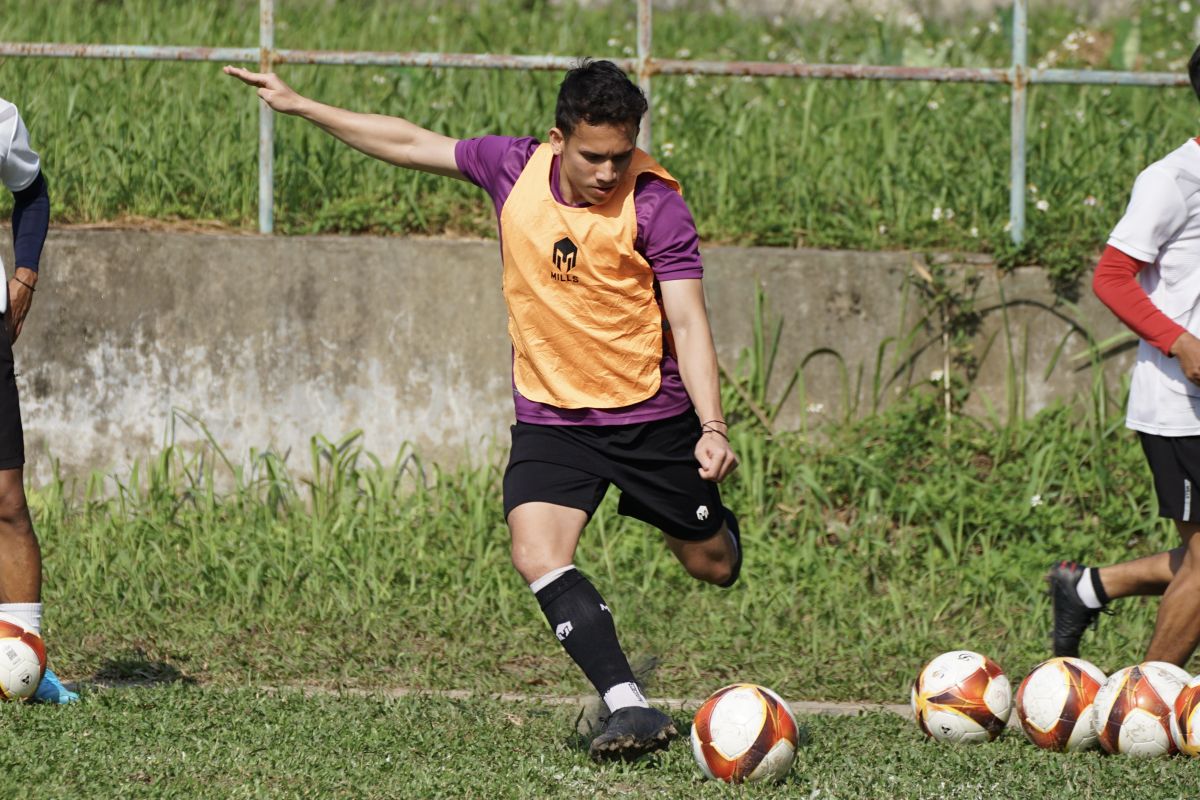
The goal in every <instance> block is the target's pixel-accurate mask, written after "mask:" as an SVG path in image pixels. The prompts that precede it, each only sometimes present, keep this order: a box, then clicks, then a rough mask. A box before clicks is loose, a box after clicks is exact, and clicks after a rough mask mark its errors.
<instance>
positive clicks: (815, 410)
mask: <svg viewBox="0 0 1200 800" xmlns="http://www.w3.org/2000/svg"><path fill="white" fill-rule="evenodd" d="M823 411H825V404H824V403H809V404H808V413H810V414H820V413H822V412H823Z"/></svg>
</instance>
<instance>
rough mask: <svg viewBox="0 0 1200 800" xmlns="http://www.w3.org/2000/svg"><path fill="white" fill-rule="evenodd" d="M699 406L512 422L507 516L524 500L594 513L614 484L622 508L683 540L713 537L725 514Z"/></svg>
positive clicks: (506, 495)
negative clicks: (603, 417) (653, 415)
mask: <svg viewBox="0 0 1200 800" xmlns="http://www.w3.org/2000/svg"><path fill="white" fill-rule="evenodd" d="M699 440H700V419H699V418H698V417H697V416H696V413H695V412H694V411H687V412H685V413H683V414H680V415H679V416H677V417H671V418H670V419H664V420H657V421H655V422H645V423H640V424H636V425H534V424H530V423H527V422H518V423H517V424H516V425H514V426H513V427H512V453H511V454H510V455H509V459H508V469H507V470H505V472H504V517H505V518H506V519H507V518H508V515H509V513H510V512H511V511H512V510H513V509H514V508H516V507H517V506H519V505H521V504H523V503H532V502H542V503H553V504H555V505H560V506H567V507H569V508H578V509H580V510H582V511H584V512H586V513H587V515H588V519H591V518H592V514H594V513H595V511H596V508H597V507H598V506H599V505H600V501H601V500H603V499H604V493H605V492H606V491H608V486H609V484H615V485H616V487H617V488H618V489H620V490H621V500H620V504H619V505H618V507H617V510H618V512H619V513H621V514H623V515H624V516H627V517H634V518H636V519H640V520H642V521H643V522H646V523H649V524H650V525H653V526H654V527H656V528H658V529H659V530H661V531H662V532H663V533H665V534H668V535H669V536H674V537H675V538H677V539H687V540H690V541H701V540H704V539H708V538H710V537H711V536H714V535H715V534H716V533H717V532H718V531H719V530H720V529H721V524H722V522H724V519H725V509H724V506H722V505H721V493H720V491H719V490H718V489H717V485H716V484H715V483H713V482H712V481H706V480H704V479H703V478H701V477H700V472H699V470H700V465H699V464H698V463H697V462H696V454H695V449H696V442H698V441H699Z"/></svg>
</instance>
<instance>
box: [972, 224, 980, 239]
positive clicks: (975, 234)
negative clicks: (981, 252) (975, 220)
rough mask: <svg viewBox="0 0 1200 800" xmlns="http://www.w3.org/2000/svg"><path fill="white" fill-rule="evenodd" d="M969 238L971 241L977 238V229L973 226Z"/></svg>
mask: <svg viewBox="0 0 1200 800" xmlns="http://www.w3.org/2000/svg"><path fill="white" fill-rule="evenodd" d="M971 238H972V239H978V238H979V228H977V227H975V226H974V225H972V226H971Z"/></svg>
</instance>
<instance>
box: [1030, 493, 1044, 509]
mask: <svg viewBox="0 0 1200 800" xmlns="http://www.w3.org/2000/svg"><path fill="white" fill-rule="evenodd" d="M1041 504H1042V496H1041V495H1040V494H1035V495H1034V496H1033V497H1031V498H1029V507H1030V508H1037V507H1038V506H1040V505H1041Z"/></svg>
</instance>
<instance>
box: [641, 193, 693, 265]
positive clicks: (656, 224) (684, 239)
mask: <svg viewBox="0 0 1200 800" xmlns="http://www.w3.org/2000/svg"><path fill="white" fill-rule="evenodd" d="M634 202H635V203H636V207H635V213H636V215H637V226H638V233H637V241H636V242H635V244H634V246H635V247H636V248H637V251H638V252H639V253H641V254H642V255H643V256H645V258H646V260H647V261H648V262H650V268H651V269H652V270H654V277H656V278H658V279H659V280H660V281H678V280H687V279H692V280H699V279H700V278H703V277H704V264H703V262H702V261H701V260H700V236H699V234H697V233H696V222H695V220H693V219H692V212H691V211H689V210H688V207H687V203H685V202H684V201H683V197H682V196H680V194H679V193H678V192H676V191H675V190H674V189H672V188H671V187H670V186H668V185H667V184H666V183H664V182H663V181H661V180H659V179H658V178H655V177H651V178H650V179H648V180H646V181H644V182H642V183H640V184H639V185H638V187H637V194H636V195H635V196H634Z"/></svg>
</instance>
